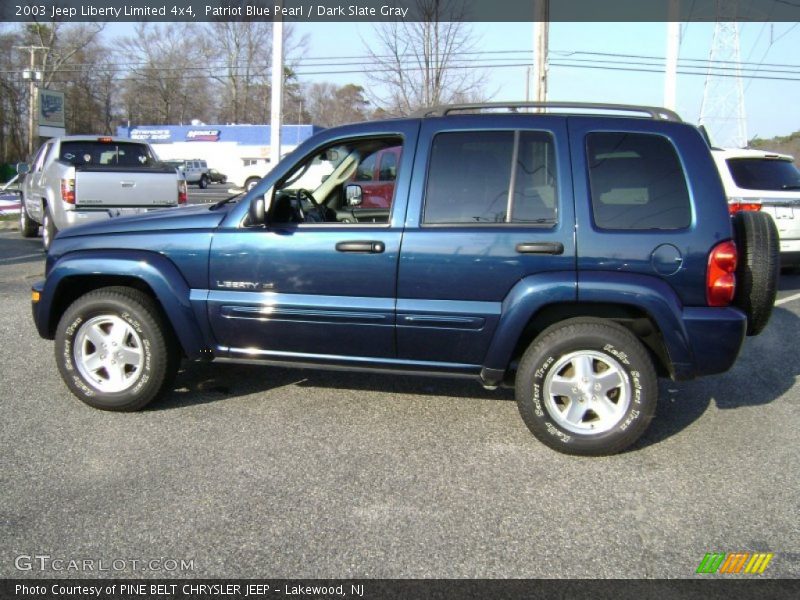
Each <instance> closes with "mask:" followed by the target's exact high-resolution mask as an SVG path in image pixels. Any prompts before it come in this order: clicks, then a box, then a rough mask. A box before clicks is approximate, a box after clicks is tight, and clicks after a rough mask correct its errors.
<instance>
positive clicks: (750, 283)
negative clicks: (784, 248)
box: [733, 211, 780, 335]
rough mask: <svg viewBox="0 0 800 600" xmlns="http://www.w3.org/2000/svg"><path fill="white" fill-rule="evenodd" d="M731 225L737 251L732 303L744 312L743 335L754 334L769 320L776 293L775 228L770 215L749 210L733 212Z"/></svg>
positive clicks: (778, 252) (776, 234)
mask: <svg viewBox="0 0 800 600" xmlns="http://www.w3.org/2000/svg"><path fill="white" fill-rule="evenodd" d="M733 228H734V231H735V233H736V247H737V250H738V252H737V254H738V264H737V267H736V297H735V298H734V299H733V303H734V305H735V306H738V307H739V308H741V309H742V310H743V311H744V312H745V314H746V315H747V335H758V334H759V333H761V332H762V331H763V330H764V327H766V326H767V323H768V322H769V317H770V315H771V314H772V306H773V305H774V304H775V295H776V294H777V292H778V277H779V276H780V245H779V242H778V228H777V227H776V226H775V221H773V220H772V217H771V216H770V215H768V214H765V213H761V212H752V211H741V212H738V213H736V215H735V216H734V217H733Z"/></svg>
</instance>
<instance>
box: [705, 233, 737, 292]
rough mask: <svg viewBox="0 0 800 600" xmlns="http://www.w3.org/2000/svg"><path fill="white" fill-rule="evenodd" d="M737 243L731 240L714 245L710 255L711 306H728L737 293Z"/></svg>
mask: <svg viewBox="0 0 800 600" xmlns="http://www.w3.org/2000/svg"><path fill="white" fill-rule="evenodd" d="M736 261H737V255H736V244H734V243H733V242H731V241H727V242H722V243H721V244H717V245H716V246H714V249H713V250H711V254H709V255H708V270H707V271H706V300H707V302H708V305H709V306H728V305H729V304H730V303H731V302H732V301H733V296H734V294H736V275H735V274H734V273H735V271H736Z"/></svg>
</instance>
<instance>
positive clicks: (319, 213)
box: [295, 188, 328, 222]
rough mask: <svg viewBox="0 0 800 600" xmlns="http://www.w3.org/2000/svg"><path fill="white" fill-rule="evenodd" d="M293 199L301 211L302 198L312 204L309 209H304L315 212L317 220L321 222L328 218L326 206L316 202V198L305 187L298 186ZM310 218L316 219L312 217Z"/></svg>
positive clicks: (307, 211)
mask: <svg viewBox="0 0 800 600" xmlns="http://www.w3.org/2000/svg"><path fill="white" fill-rule="evenodd" d="M295 200H296V201H297V204H298V205H299V207H300V210H301V211H302V210H303V208H302V204H303V200H306V201H307V202H309V203H310V204H311V206H312V208H311V209H310V210H306V211H305V212H306V213H311V214H315V217H317V218H319V220H320V221H323V222H324V221H327V220H328V217H327V213H328V208H327V207H326V206H324V205H322V204H320V203H319V202H317V199H316V198H314V195H313V194H312V193H311V192H310V191H308V190H307V189H304V188H298V190H297V191H296V192H295ZM304 218H305V216H304ZM312 220H316V219H315V218H312Z"/></svg>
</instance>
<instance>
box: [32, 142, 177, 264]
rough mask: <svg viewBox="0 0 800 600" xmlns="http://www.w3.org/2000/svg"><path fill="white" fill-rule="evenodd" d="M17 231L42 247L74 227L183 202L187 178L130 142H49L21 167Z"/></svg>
mask: <svg viewBox="0 0 800 600" xmlns="http://www.w3.org/2000/svg"><path fill="white" fill-rule="evenodd" d="M17 172H18V173H20V174H24V175H25V179H24V180H23V182H22V183H21V185H20V191H21V192H22V206H21V208H20V214H19V229H20V233H21V234H22V235H23V237H34V236H35V235H37V234H38V231H39V226H40V225H41V227H42V242H43V245H44V249H45V250H47V249H48V248H49V247H50V243H51V242H52V241H53V238H54V237H55V235H56V233H57V232H58V231H60V230H61V229H66V228H67V227H71V226H73V225H81V224H84V223H89V222H91V221H96V220H101V219H108V218H111V217H117V216H123V215H131V214H139V213H142V212H146V211H149V210H153V209H157V208H165V207H171V206H177V205H179V204H185V203H186V200H187V194H186V180H185V178H184V177H183V175H181V174H180V173H178V172H177V171H176V170H175V168H174V167H170V166H168V165H164V164H163V163H161V162H159V161H158V159H157V158H156V156H155V154H154V153H153V151H152V149H151V148H150V146H149V145H148V144H146V143H143V142H136V141H131V140H128V139H121V138H114V137H97V136H65V137H58V138H53V139H51V140H48V141H47V142H46V143H45V144H43V145H42V147H41V148H39V151H38V152H37V153H36V155H35V156H34V158H33V161H32V164H31V165H27V164H25V163H20V164H18V165H17Z"/></svg>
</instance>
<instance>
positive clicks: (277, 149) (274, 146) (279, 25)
mask: <svg viewBox="0 0 800 600" xmlns="http://www.w3.org/2000/svg"><path fill="white" fill-rule="evenodd" d="M282 108H283V19H282V18H281V17H279V16H278V17H276V18H275V21H274V22H273V25H272V113H271V116H270V129H269V160H270V169H274V168H275V165H277V164H278V162H279V161H280V160H281V111H282Z"/></svg>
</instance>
